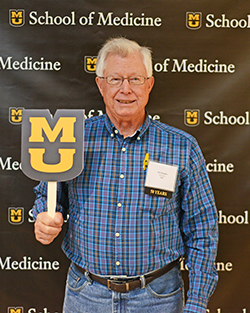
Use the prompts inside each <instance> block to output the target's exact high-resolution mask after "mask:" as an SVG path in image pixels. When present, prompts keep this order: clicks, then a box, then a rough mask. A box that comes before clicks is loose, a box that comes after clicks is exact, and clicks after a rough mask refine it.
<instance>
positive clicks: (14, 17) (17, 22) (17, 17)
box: [9, 9, 25, 27]
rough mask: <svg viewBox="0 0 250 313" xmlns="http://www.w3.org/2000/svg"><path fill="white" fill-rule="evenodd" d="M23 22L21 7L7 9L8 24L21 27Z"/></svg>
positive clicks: (23, 15) (23, 16)
mask: <svg viewBox="0 0 250 313" xmlns="http://www.w3.org/2000/svg"><path fill="white" fill-rule="evenodd" d="M24 23H25V12H24V10H22V9H18V10H13V9H10V10H9V24H10V25H11V26H13V27H21V26H23V25H24Z"/></svg>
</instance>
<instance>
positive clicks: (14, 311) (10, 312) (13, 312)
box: [7, 307, 23, 313]
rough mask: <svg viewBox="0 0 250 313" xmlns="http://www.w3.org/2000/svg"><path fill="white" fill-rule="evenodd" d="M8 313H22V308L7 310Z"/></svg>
mask: <svg viewBox="0 0 250 313" xmlns="http://www.w3.org/2000/svg"><path fill="white" fill-rule="evenodd" d="M7 312H8V313H23V307H17V308H14V307H12V308H8V311H7Z"/></svg>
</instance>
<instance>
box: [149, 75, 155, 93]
mask: <svg viewBox="0 0 250 313" xmlns="http://www.w3.org/2000/svg"><path fill="white" fill-rule="evenodd" d="M154 83H155V78H154V76H151V77H149V92H151V90H152V88H153V86H154Z"/></svg>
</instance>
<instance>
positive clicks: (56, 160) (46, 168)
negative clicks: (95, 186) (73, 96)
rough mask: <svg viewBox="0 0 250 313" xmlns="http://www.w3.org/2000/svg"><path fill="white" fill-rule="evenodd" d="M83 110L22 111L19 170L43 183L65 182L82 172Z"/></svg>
mask: <svg viewBox="0 0 250 313" xmlns="http://www.w3.org/2000/svg"><path fill="white" fill-rule="evenodd" d="M83 129H84V110H57V111H56V114H55V116H54V118H53V117H52V116H51V114H50V112H49V110H23V122H22V156H21V158H22V171H23V172H24V174H25V175H27V176H28V177H30V178H32V179H35V180H43V181H65V180H68V179H72V178H74V177H76V176H77V175H79V174H80V173H81V171H82V169H83Z"/></svg>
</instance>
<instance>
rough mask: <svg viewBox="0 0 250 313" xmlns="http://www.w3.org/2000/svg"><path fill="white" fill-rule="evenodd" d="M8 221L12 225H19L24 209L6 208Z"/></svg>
mask: <svg viewBox="0 0 250 313" xmlns="http://www.w3.org/2000/svg"><path fill="white" fill-rule="evenodd" d="M8 220H9V223H10V224H12V225H20V224H22V223H23V221H24V208H21V207H17V208H15V207H10V208H8Z"/></svg>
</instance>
